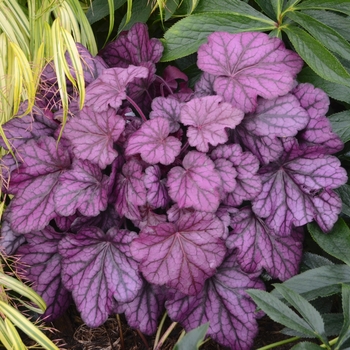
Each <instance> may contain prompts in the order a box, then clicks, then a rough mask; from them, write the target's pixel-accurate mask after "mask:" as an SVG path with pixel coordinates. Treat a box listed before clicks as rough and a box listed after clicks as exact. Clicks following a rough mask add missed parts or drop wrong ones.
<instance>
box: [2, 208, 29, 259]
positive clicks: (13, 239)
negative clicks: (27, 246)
mask: <svg viewBox="0 0 350 350" xmlns="http://www.w3.org/2000/svg"><path fill="white" fill-rule="evenodd" d="M10 206H11V204H10ZM8 208H9V207H8ZM8 213H9V211H8V210H6V211H5V212H4V215H3V216H2V221H1V235H0V252H1V253H2V254H5V255H13V254H14V253H15V252H16V250H17V249H18V248H19V247H20V246H21V245H22V244H23V243H24V242H25V240H26V239H25V237H24V235H23V234H21V233H17V232H15V231H13V230H12V229H11V224H10V221H9V220H8V218H7V217H8Z"/></svg>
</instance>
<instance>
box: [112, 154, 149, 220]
mask: <svg viewBox="0 0 350 350" xmlns="http://www.w3.org/2000/svg"><path fill="white" fill-rule="evenodd" d="M115 193H116V197H117V199H116V203H115V208H116V210H117V212H118V214H119V215H120V216H121V217H123V216H126V217H127V218H128V219H130V220H140V219H141V216H140V211H139V209H138V206H142V205H144V204H146V187H145V184H144V182H143V174H142V166H141V164H139V163H138V162H136V161H135V160H129V161H128V162H127V163H125V164H124V165H123V169H122V174H118V177H117V182H116V188H115Z"/></svg>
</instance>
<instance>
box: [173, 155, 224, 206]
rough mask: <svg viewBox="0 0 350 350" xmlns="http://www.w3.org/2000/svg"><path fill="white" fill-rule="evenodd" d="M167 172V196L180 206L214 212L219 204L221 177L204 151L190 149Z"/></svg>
mask: <svg viewBox="0 0 350 350" xmlns="http://www.w3.org/2000/svg"><path fill="white" fill-rule="evenodd" d="M182 165H183V168H182V167H179V166H176V167H174V168H172V169H171V170H170V171H169V173H168V181H167V186H168V188H169V196H170V197H171V198H172V199H173V200H174V201H175V202H176V203H177V204H178V206H179V207H180V208H189V207H193V208H194V209H197V210H202V211H207V212H215V211H216V209H217V208H218V207H219V204H220V195H219V189H220V188H221V178H220V175H219V173H218V172H217V171H216V170H215V164H214V162H213V161H212V160H211V159H210V158H209V157H207V156H206V155H205V154H204V153H200V152H197V151H190V152H188V153H187V155H186V156H185V158H184V159H183V162H182Z"/></svg>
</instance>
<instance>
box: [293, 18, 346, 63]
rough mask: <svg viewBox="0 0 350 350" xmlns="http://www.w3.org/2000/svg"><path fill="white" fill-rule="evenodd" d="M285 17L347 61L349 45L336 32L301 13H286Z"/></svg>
mask: <svg viewBox="0 0 350 350" xmlns="http://www.w3.org/2000/svg"><path fill="white" fill-rule="evenodd" d="M287 16H288V17H289V18H290V19H292V20H293V21H295V22H296V23H298V24H299V25H301V26H302V27H303V28H304V29H305V30H306V31H308V32H309V33H310V34H311V35H312V36H313V37H314V38H315V39H316V40H318V41H319V42H320V43H321V44H323V45H324V46H325V47H327V48H328V49H329V50H331V51H333V52H335V53H336V54H338V55H340V56H342V57H344V58H347V59H349V56H350V44H349V43H348V42H347V40H346V39H345V38H343V37H342V36H341V35H340V34H339V33H337V31H335V30H334V29H332V28H330V27H329V26H327V25H325V24H323V23H321V22H319V21H318V20H316V19H314V18H312V17H310V16H308V15H306V14H304V13H301V12H288V13H287Z"/></svg>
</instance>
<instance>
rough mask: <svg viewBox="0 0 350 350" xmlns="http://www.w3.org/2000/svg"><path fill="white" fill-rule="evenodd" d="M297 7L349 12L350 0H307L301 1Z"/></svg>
mask: <svg viewBox="0 0 350 350" xmlns="http://www.w3.org/2000/svg"><path fill="white" fill-rule="evenodd" d="M296 8H297V9H299V10H302V9H305V10H308V9H310V10H316V9H319V10H333V11H338V12H342V13H345V14H348V15H349V14H350V1H349V0H307V1H303V2H301V3H300V4H299V5H298V6H297V7H296Z"/></svg>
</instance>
